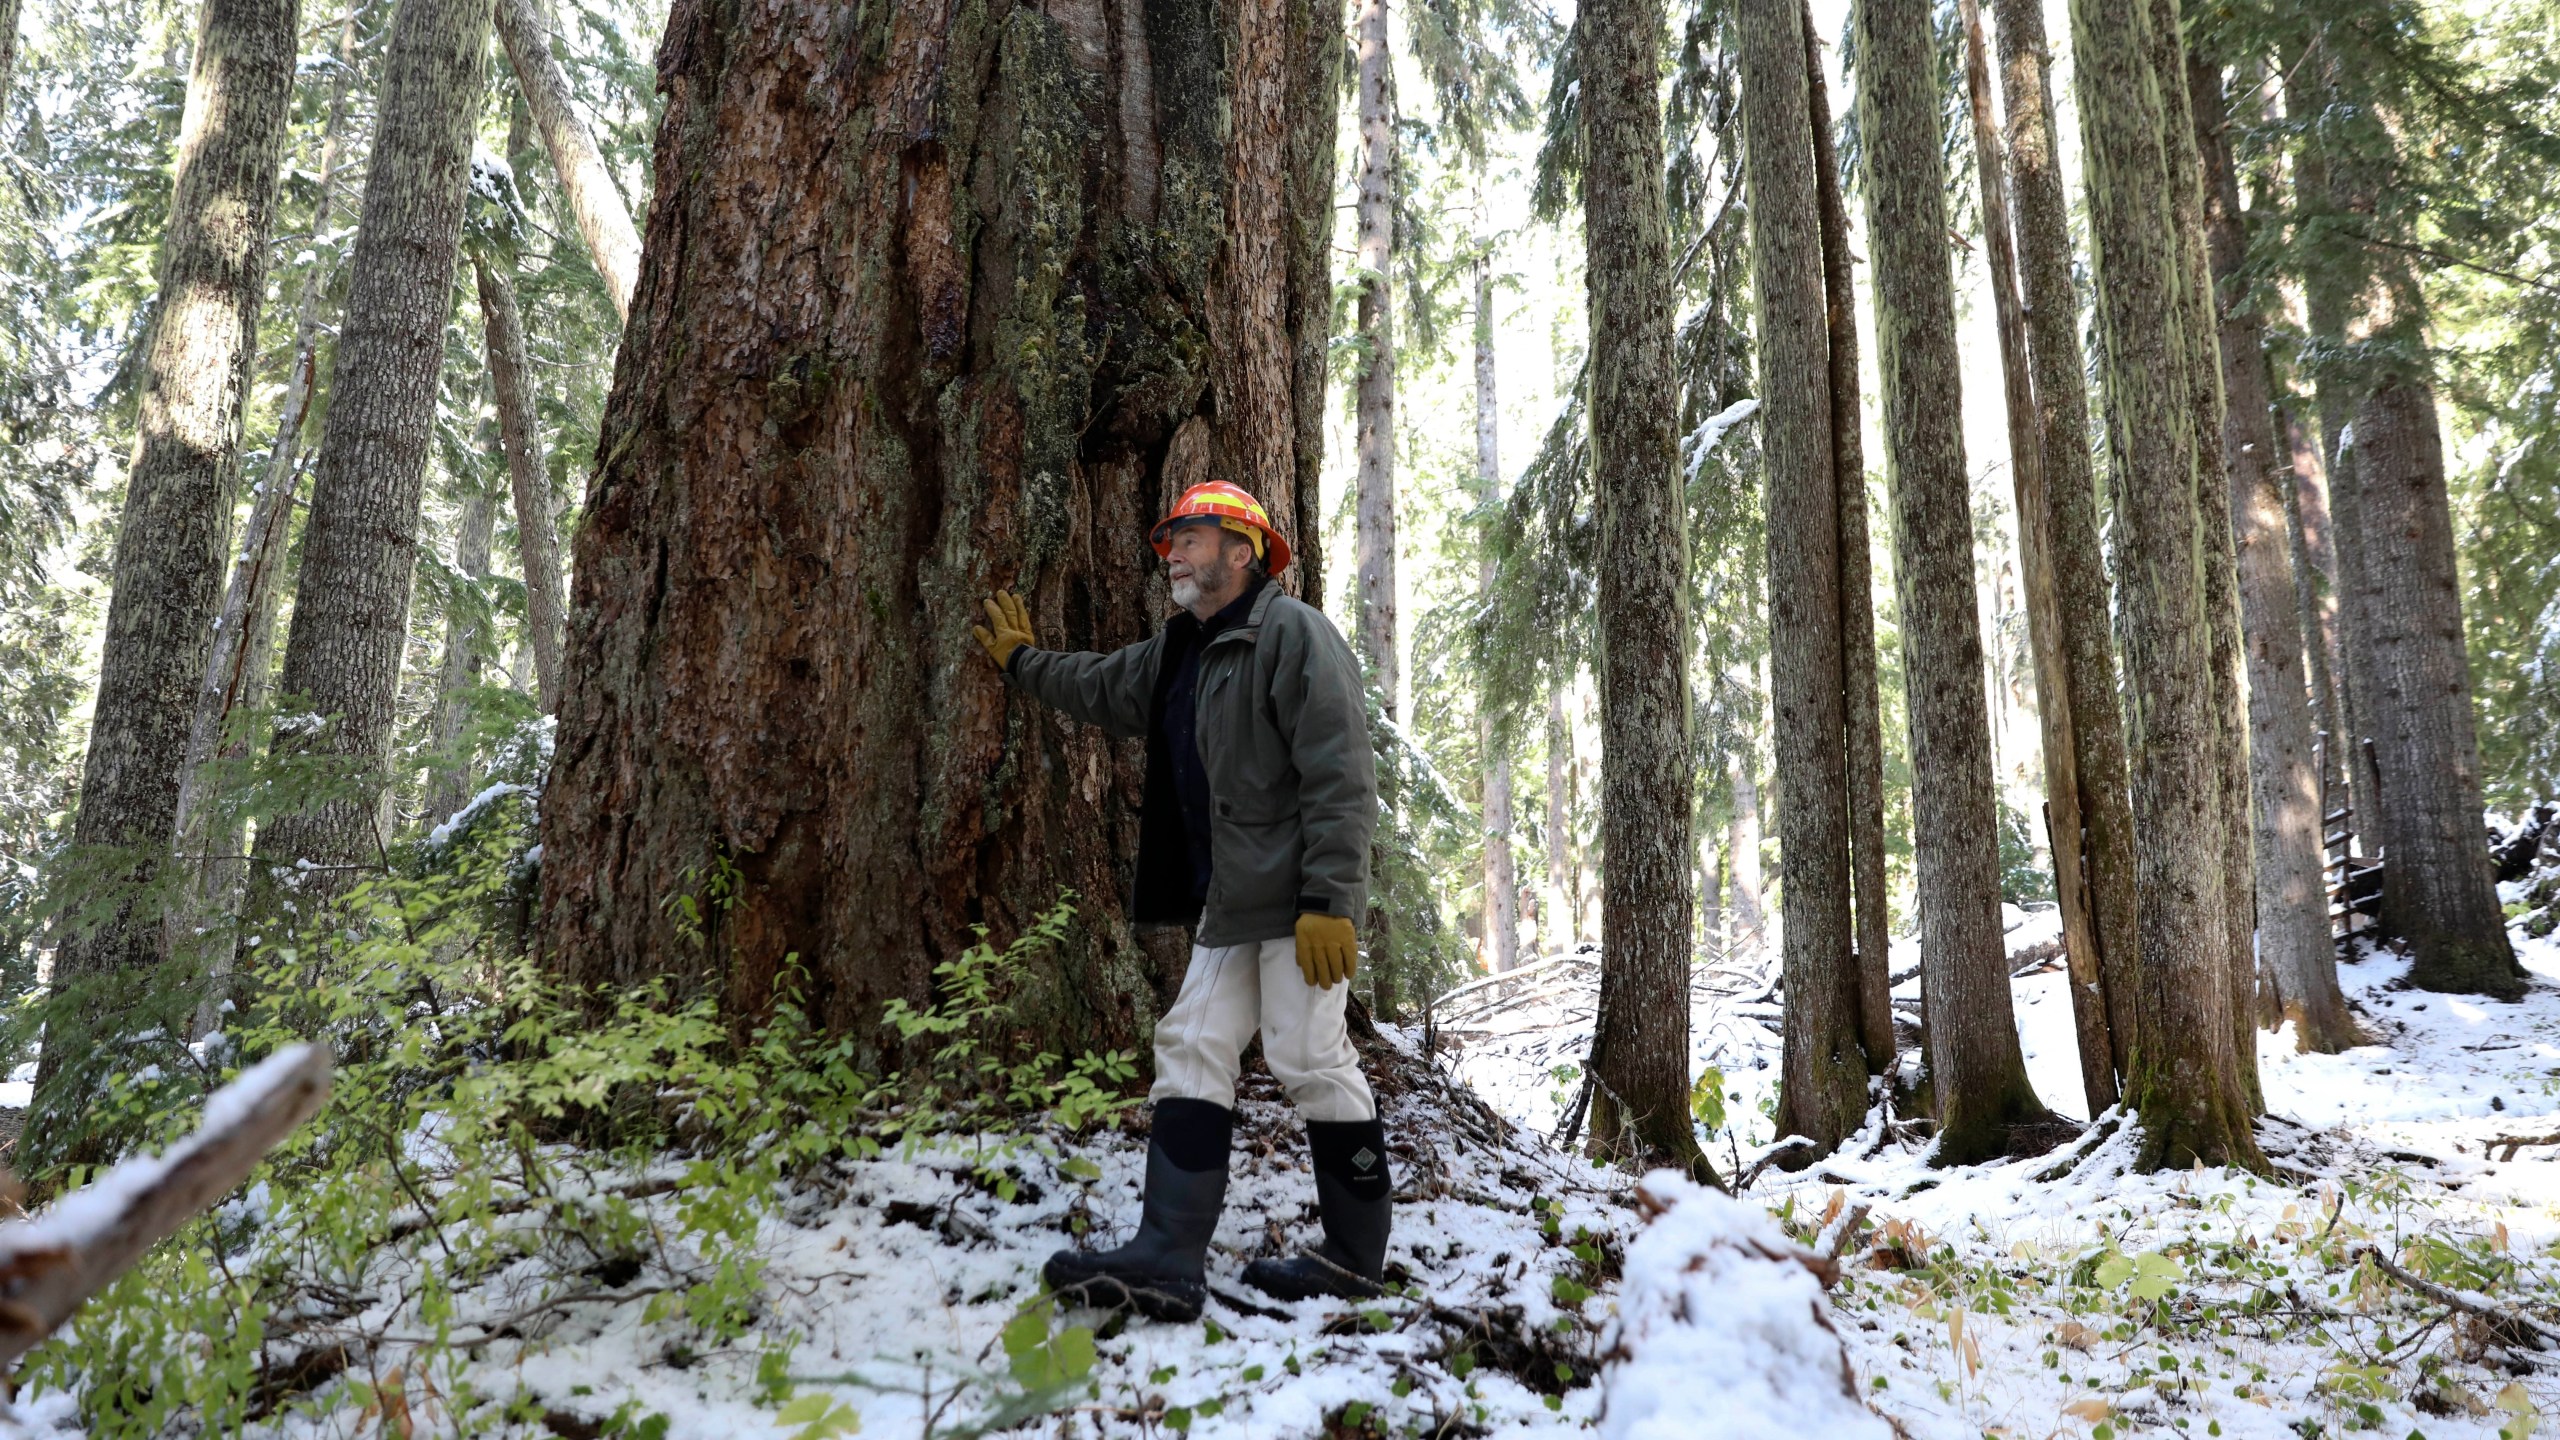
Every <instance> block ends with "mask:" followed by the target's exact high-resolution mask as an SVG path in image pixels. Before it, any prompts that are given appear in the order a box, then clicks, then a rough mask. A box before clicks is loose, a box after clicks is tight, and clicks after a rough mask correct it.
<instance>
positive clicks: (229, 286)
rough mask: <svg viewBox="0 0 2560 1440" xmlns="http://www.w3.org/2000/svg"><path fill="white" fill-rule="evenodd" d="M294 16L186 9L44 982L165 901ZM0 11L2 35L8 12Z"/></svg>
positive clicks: (254, 324)
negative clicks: (184, 63) (71, 884)
mask: <svg viewBox="0 0 2560 1440" xmlns="http://www.w3.org/2000/svg"><path fill="white" fill-rule="evenodd" d="M300 13H301V12H300V8H299V6H298V5H297V4H296V3H295V0H208V3H207V4H206V5H205V7H204V9H203V10H202V12H201V13H200V14H199V16H198V21H197V31H196V48H195V63H194V67H193V69H192V71H191V72H190V74H189V76H188V79H187V103H186V111H185V114H184V117H183V118H182V119H181V121H180V123H179V131H178V152H177V174H176V177H175V179H174V181H173V183H172V185H171V187H170V194H169V216H168V222H167V225H166V226H165V228H164V229H163V230H162V232H161V240H160V260H159V269H158V281H159V300H158V313H157V316H156V317H155V319H154V320H153V322H152V325H151V328H150V329H149V330H148V331H147V332H146V333H145V335H144V337H143V339H142V342H141V343H142V354H141V356H140V357H139V359H140V363H139V365H138V366H136V369H137V371H138V372H139V375H140V378H141V383H140V404H139V406H138V409H137V414H136V419H135V437H134V449H133V463H132V467H131V469H130V471H129V472H128V474H127V478H126V482H125V498H124V511H123V515H122V518H121V520H120V521H119V524H118V528H117V532H116V550H115V571H114V591H113V594H112V595H111V597H110V598H109V600H108V603H107V626H106V641H105V652H104V656H103V663H102V665H101V667H100V670H99V675H98V692H97V703H96V706H95V715H96V718H95V719H94V720H93V721H92V722H91V724H90V730H89V749H88V756H87V759H86V761H85V763H84V765H83V767H82V771H81V778H80V808H79V813H78V815H77V816H76V817H75V819H74V821H73V824H72V843H73V845H74V846H75V847H76V848H77V849H78V850H80V851H82V852H86V853H89V854H93V855H97V856H99V857H102V858H103V859H105V860H106V861H107V863H106V864H105V866H104V867H103V868H101V869H99V870H97V871H96V872H94V873H95V874H96V875H97V877H98V878H100V879H102V880H108V881H111V882H114V883H125V882H128V881H129V882H131V883H133V884H135V885H137V886H140V887H142V888H141V889H139V890H137V891H135V892H134V893H131V894H128V895H126V896H123V897H120V898H119V899H118V901H117V903H116V907H115V912H114V914H113V915H112V916H111V917H110V918H109V920H108V921H107V923H106V924H105V925H103V926H102V927H100V928H97V929H95V930H92V931H89V932H87V933H74V934H70V935H68V936H66V937H65V939H64V940H63V942H62V944H61V946H60V948H59V950H58V951H57V953H56V956H55V960H54V969H53V984H54V987H55V990H56V991H57V992H60V991H62V990H64V989H65V988H66V987H77V986H80V985H83V984H84V983H88V982H97V983H100V984H102V985H105V986H107V987H108V988H109V990H114V989H121V988H125V985H126V983H127V982H128V981H129V979H130V977H131V975H132V974H133V973H134V972H136V971H140V970H144V969H147V968H149V967H151V966H154V965H156V964H157V963H158V961H159V960H160V959H161V958H162V956H163V949H162V940H163V933H164V932H163V928H162V913H161V912H162V908H163V907H166V906H167V905H168V904H169V903H170V902H171V899H172V897H171V895H170V894H169V893H168V892H167V890H166V888H165V882H166V880H167V879H168V875H167V874H166V872H167V871H168V870H169V868H170V860H171V857H172V854H173V852H174V846H175V845H176V842H177V839H178V796H179V791H180V788H181V786H182V785H183V783H184V779H185V775H186V759H187V735H188V729H189V725H190V723H191V722H192V721H193V719H194V717H195V708H196V692H197V689H198V687H199V686H200V684H201V683H202V681H203V679H204V673H205V663H206V658H207V653H208V651H209V650H210V649H211V646H212V643H213V634H212V628H213V627H212V622H213V616H214V608H215V604H216V601H217V599H218V598H219V596H220V594H221V590H222V582H223V561H224V558H225V554H226V552H227V550H228V546H227V545H226V543H225V540H226V532H227V531H228V530H229V528H230V525H231V507H232V501H233V497H234V495H235V494H236V492H237V491H238V488H239V481H240V433H241V423H242V416H241V407H242V404H243V402H244V400H245V398H246V396H247V392H248V387H249V377H250V371H251V368H252V366H253V364H254V362H255V359H256V349H257V337H258V310H259V307H260V305H261V304H262V303H263V302H264V300H265V299H266V276H267V242H268V237H269V235H270V233H271V231H272V229H273V227H274V223H275V208H274V206H275V194H276V172H277V169H278V167H279V166H280V165H282V163H283V160H284V147H285V137H286V133H287V129H288V127H289V125H290V123H291V118H292V104H293V74H294V44H295V40H296V34H297V30H298V28H299V26H300V18H299V17H300ZM8 18H9V19H10V21H11V24H10V26H9V31H8V33H9V34H10V35H11V36H12V37H13V38H14V36H15V35H16V25H15V17H14V16H11V17H8ZM1686 810H1687V807H1686V803H1685V802H1684V803H1683V806H1682V812H1683V813H1684V814H1685V813H1686ZM126 1004H127V1001H126V1000H125V999H122V998H118V997H117V996H115V995H114V994H111V993H107V992H105V991H102V992H101V993H99V994H97V995H95V996H93V997H91V998H90V1000H88V1001H87V1002H85V1003H83V1005H82V1007H81V1008H82V1011H83V1019H84V1020H85V1021H87V1022H91V1023H96V1022H108V1023H112V1022H114V1021H116V1020H118V1019H122V1018H136V1019H141V1020H142V1022H143V1023H144V1024H148V1023H150V1020H149V1019H148V1018H146V1017H140V1016H138V1015H136V1016H130V1017H128V1016H126V1015H125V1014H124V1011H125V1009H126ZM68 1019H69V1017H68V1016H63V1017H61V1018H59V1019H57V1020H56V1021H55V1022H54V1024H53V1026H52V1027H51V1035H50V1040H49V1043H48V1044H47V1045H46V1046H45V1049H44V1057H43V1060H42V1064H41V1068H40V1070H39V1073H38V1079H37V1088H38V1090H39V1091H40V1092H41V1099H40V1102H39V1107H38V1108H39V1109H40V1111H41V1112H42V1113H41V1114H40V1115H38V1116H37V1117H35V1124H36V1127H37V1128H38V1129H39V1130H40V1131H41V1130H42V1129H44V1128H46V1127H48V1126H50V1125H52V1124H55V1123H59V1122H61V1121H65V1120H69V1119H71V1118H72V1117H73V1116H75V1115H76V1114H77V1112H78V1109H79V1107H80V1106H82V1105H83V1104H84V1103H85V1102H86V1100H87V1099H88V1098H89V1095H90V1091H91V1082H92V1080H93V1079H94V1078H95V1077H90V1076H83V1075H81V1074H80V1073H79V1072H80V1071H82V1070H84V1069H85V1068H87V1067H86V1066H85V1065H83V1064H79V1063H70V1064H66V1062H77V1061H79V1060H80V1059H81V1057H83V1056H93V1057H96V1058H98V1059H101V1060H105V1061H107V1062H109V1063H112V1062H113V1061H114V1059H115V1058H116V1057H117V1056H119V1055H120V1054H121V1053H122V1047H119V1046H116V1045H114V1044H110V1043H103V1042H102V1041H100V1040H98V1039H96V1038H95V1037H91V1036H83V1035H75V1034H73V1033H72V1028H71V1027H70V1026H69V1025H68V1024H66V1023H64V1022H65V1021H67V1020H68ZM93 1046H94V1047H95V1048H94V1049H93V1048H92V1047H93ZM66 1106H68V1107H70V1108H69V1109H67V1110H66V1109H65V1107H66Z"/></svg>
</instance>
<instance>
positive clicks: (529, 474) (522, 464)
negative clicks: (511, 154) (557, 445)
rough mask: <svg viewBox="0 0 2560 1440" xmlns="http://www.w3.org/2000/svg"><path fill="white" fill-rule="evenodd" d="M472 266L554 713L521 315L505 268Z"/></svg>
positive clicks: (552, 571) (547, 490)
mask: <svg viewBox="0 0 2560 1440" xmlns="http://www.w3.org/2000/svg"><path fill="white" fill-rule="evenodd" d="M471 268H472V274H473V277H474V279H475V280H476V282H477V284H478V288H479V295H480V317H481V322H482V325H483V327H484V329H485V331H486V336H485V343H486V345H487V355H488V358H489V388H490V391H491V394H492V396H493V397H494V398H495V400H496V403H497V409H498V435H499V439H500V442H501V443H502V444H503V445H504V447H505V449H506V458H507V480H508V483H509V485H510V486H511V488H512V489H513V491H514V496H515V505H516V540H517V558H518V560H519V561H520V562H521V563H522V565H523V567H524V601H525V604H524V608H525V629H526V632H527V634H528V636H529V637H530V639H531V641H532V645H533V672H534V677H535V682H534V683H535V684H536V686H537V687H538V688H537V690H536V694H537V696H538V698H539V699H540V701H541V704H542V708H543V709H544V710H546V711H557V710H558V709H559V705H560V671H561V658H560V646H561V638H560V637H561V632H562V628H563V626H564V624H565V621H564V615H565V613H566V610H567V606H566V603H565V601H564V598H563V597H564V595H565V593H566V589H567V587H566V586H565V585H564V584H563V582H562V580H561V578H560V525H559V520H558V519H557V517H555V516H554V515H553V514H552V511H551V474H550V471H549V470H548V469H546V468H545V467H544V465H543V463H542V430H541V427H540V425H539V423H538V422H537V420H536V418H535V415H534V409H533V385H532V378H533V366H532V364H531V362H530V361H528V360H527V358H526V355H525V340H524V316H523V313H522V311H520V310H519V309H518V308H517V305H516V287H515V282H514V280H513V279H512V278H511V277H510V276H509V275H508V274H507V273H506V271H505V270H503V269H501V268H499V266H498V265H493V264H492V263H490V257H487V256H480V255H474V256H473V257H472V260H471Z"/></svg>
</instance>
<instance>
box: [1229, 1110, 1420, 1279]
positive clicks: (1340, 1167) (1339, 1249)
mask: <svg viewBox="0 0 2560 1440" xmlns="http://www.w3.org/2000/svg"><path fill="white" fill-rule="evenodd" d="M1307 1148H1308V1149H1310V1150H1312V1151H1314V1152H1315V1160H1316V1209H1317V1211H1318V1212H1319V1213H1320V1214H1322V1215H1323V1217H1324V1243H1323V1244H1322V1245H1319V1246H1317V1247H1316V1248H1315V1249H1313V1250H1309V1251H1306V1252H1303V1253H1301V1254H1297V1255H1292V1256H1290V1257H1289V1258H1288V1259H1286V1260H1256V1261H1254V1262H1253V1263H1252V1264H1250V1265H1247V1266H1246V1267H1244V1278H1245V1283H1246V1284H1248V1285H1251V1286H1253V1287H1254V1288H1255V1289H1257V1290H1260V1291H1262V1292H1263V1293H1265V1294H1268V1295H1276V1296H1278V1297H1279V1298H1281V1299H1283V1300H1304V1299H1307V1298H1308V1297H1310V1296H1315V1295H1330V1296H1334V1297H1336V1298H1337V1299H1343V1300H1366V1299H1370V1298H1372V1297H1374V1296H1376V1295H1379V1294H1381V1293H1383V1292H1382V1291H1381V1290H1380V1288H1379V1282H1380V1281H1381V1280H1383V1279H1384V1278H1385V1276H1386V1268H1387V1231H1388V1228H1389V1225H1388V1218H1389V1217H1388V1211H1389V1209H1390V1208H1391V1202H1390V1201H1389V1199H1388V1197H1389V1196H1390V1195H1391V1194H1392V1193H1393V1192H1394V1190H1395V1180H1394V1177H1393V1176H1391V1175H1389V1174H1388V1173H1387V1129H1386V1127H1385V1126H1384V1125H1382V1124H1380V1123H1379V1122H1377V1121H1375V1120H1352V1121H1328V1120H1310V1121H1308V1122H1307Z"/></svg>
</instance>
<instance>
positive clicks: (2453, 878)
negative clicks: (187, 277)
mask: <svg viewBox="0 0 2560 1440" xmlns="http://www.w3.org/2000/svg"><path fill="white" fill-rule="evenodd" d="M2385 287H2386V289H2387V291H2388V292H2390V293H2391V296H2392V302H2394V303H2397V304H2399V305H2401V306H2404V307H2411V308H2414V306H2415V305H2416V304H2417V303H2418V302H2417V299H2416V295H2417V282H2416V277H2415V276H2413V275H2409V274H2406V273H2405V272H2403V273H2399V274H2393V275H2389V276H2387V277H2386V281H2385ZM2410 328H2411V329H2413V330H2414V329H2415V328H2416V327H2415V326H2414V325H2412V326H2411V327H2410ZM2353 448H2354V451H2355V465H2354V467H2353V474H2354V475H2355V483H2356V486H2357V491H2358V493H2357V496H2356V508H2357V510H2358V511H2359V515H2360V519H2361V520H2362V526H2361V530H2360V533H2358V534H2355V535H2352V536H2349V535H2346V534H2345V533H2344V532H2343V531H2342V532H2341V536H2340V539H2341V549H2352V550H2360V551H2362V552H2363V554H2362V557H2361V560H2360V562H2359V563H2358V564H2357V565H2356V566H2355V567H2354V570H2353V572H2352V573H2353V574H2354V575H2355V576H2356V578H2357V581H2358V582H2359V583H2361V584H2362V585H2363V587H2364V594H2363V595H2362V596H2361V597H2360V601H2359V603H2358V604H2357V606H2356V607H2355V608H2356V609H2357V610H2358V611H2360V612H2361V613H2362V615H2363V617H2364V620H2365V623H2366V625H2367V626H2368V627H2369V628H2368V629H2367V631H2366V634H2365V641H2366V643H2367V644H2368V645H2369V646H2370V647H2371V650H2372V656H2373V658H2372V662H2371V668H2372V672H2373V676H2374V681H2375V683H2374V690H2373V706H2372V709H2373V715H2374V718H2375V725H2374V751H2375V769H2376V771H2377V773H2378V774H2379V775H2380V777H2381V778H2380V782H2379V783H2380V787H2381V798H2382V807H2381V808H2382V825H2381V831H2382V837H2383V854H2384V857H2385V863H2384V865H2383V871H2382V882H2383V883H2382V918H2383V924H2384V926H2385V928H2386V929H2388V930H2390V931H2391V932H2393V933H2394V934H2397V935H2399V936H2400V937H2401V938H2403V939H2405V940H2407V941H2408V942H2409V950H2410V954H2411V957H2412V961H2413V963H2412V964H2411V965H2410V966H2409V983H2410V984H2412V985H2415V986H2417V987H2418V988H2420V989H2422V990H2447V991H2456V992H2467V993H2472V994H2481V995H2495V996H2497V997H2498V998H2500V999H2502V1000H2515V999H2519V998H2522V996H2523V995H2524V991H2525V974H2524V970H2523V968H2522V967H2521V966H2519V965H2517V963H2516V959H2515V952H2514V950H2513V948H2512V947H2511V946H2510V944H2509V943H2508V940H2507V931H2506V919H2505V916H2504V914H2503V913H2502V912H2501V910H2500V908H2499V905H2498V892H2497V887H2496V885H2495V884H2494V883H2493V881H2492V877H2491V873H2490V859H2489V850H2488V844H2487V842H2486V841H2485V840H2484V839H2483V834H2482V822H2481V818H2480V817H2481V801H2480V746H2479V740H2478V738H2477V735H2476V733H2475V732H2474V730H2473V728H2472V716H2471V667H2470V661H2469V657H2468V655H2467V654H2466V652H2465V651H2464V649H2463V643H2462V589H2461V583H2460V580H2459V577H2458V576H2457V575H2456V574H2455V572H2454V553H2453V523H2452V514H2451V509H2450V506H2449V504H2448V501H2447V497H2446V494H2445V467H2444V443H2443V438H2442V436H2441V434H2440V433H2439V432H2438V430H2437V428H2436V401H2435V392H2434V389H2433V387H2431V386H2430V385H2428V384H2427V382H2426V380H2425V378H2424V377H2423V376H2420V375H2415V374H2391V375H2387V376H2386V377H2385V378H2384V379H2383V380H2382V381H2381V383H2380V384H2378V385H2376V386H2374V388H2373V389H2372V390H2371V391H2369V392H2368V393H2367V394H2366V395H2365V397H2364V402H2363V403H2362V404H2361V405H2359V406H2357V407H2356V419H2355V443H2354V447H2353Z"/></svg>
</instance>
